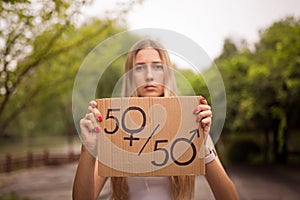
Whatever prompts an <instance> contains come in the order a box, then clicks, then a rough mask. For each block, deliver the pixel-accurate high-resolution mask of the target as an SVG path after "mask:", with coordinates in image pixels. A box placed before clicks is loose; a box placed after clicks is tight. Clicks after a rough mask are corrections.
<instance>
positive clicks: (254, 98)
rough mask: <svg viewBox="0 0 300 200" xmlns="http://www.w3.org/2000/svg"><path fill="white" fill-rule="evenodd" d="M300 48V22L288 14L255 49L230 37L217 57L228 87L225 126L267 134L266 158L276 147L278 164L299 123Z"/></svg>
mask: <svg viewBox="0 0 300 200" xmlns="http://www.w3.org/2000/svg"><path fill="white" fill-rule="evenodd" d="M299 52H300V20H299V19H295V18H293V17H287V18H286V19H283V20H280V21H278V22H274V23H273V24H272V25H271V26H270V27H268V28H266V29H265V30H262V31H260V40H259V41H258V42H257V43H256V44H255V49H254V50H253V51H250V50H249V49H248V48H247V47H245V46H242V48H238V47H237V45H236V44H235V43H234V42H232V41H231V40H230V39H226V40H225V42H224V47H223V52H222V54H221V55H220V56H219V57H218V58H217V59H216V60H215V63H216V64H217V66H218V67H219V69H220V71H221V74H222V76H223V80H224V83H225V87H226V95H227V102H228V105H227V122H229V123H226V126H225V128H226V129H225V130H230V131H235V132H237V131H248V132H249V130H252V131H256V132H257V130H260V131H263V132H265V142H266V144H265V159H267V156H268V151H269V147H270V146H272V147H273V152H272V156H273V160H274V161H275V162H286V160H287V148H288V147H287V144H288V143H287V141H288V131H289V130H290V129H292V128H293V127H295V126H298V127H299V119H298V117H297V113H299V109H300V108H299V104H298V102H299V100H300V99H299V98H300V91H299V90H300V71H299V70H300V67H299V66H300V55H299ZM270 134H271V135H270ZM271 137H272V140H271ZM271 141H273V143H272V145H271Z"/></svg>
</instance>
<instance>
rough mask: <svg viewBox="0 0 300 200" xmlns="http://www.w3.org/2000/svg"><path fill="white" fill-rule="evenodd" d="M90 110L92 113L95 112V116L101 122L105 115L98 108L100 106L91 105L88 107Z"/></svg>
mask: <svg viewBox="0 0 300 200" xmlns="http://www.w3.org/2000/svg"><path fill="white" fill-rule="evenodd" d="M88 110H89V112H90V113H93V114H94V116H95V118H96V119H97V120H98V121H99V122H102V120H103V117H102V115H101V113H100V111H99V110H98V108H94V107H92V106H89V107H88Z"/></svg>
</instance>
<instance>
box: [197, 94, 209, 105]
mask: <svg viewBox="0 0 300 200" xmlns="http://www.w3.org/2000/svg"><path fill="white" fill-rule="evenodd" d="M199 101H200V103H201V104H205V105H207V104H208V103H207V100H206V99H205V98H204V97H203V96H200V97H199Z"/></svg>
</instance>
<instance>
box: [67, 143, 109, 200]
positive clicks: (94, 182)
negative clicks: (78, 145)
mask: <svg viewBox="0 0 300 200" xmlns="http://www.w3.org/2000/svg"><path fill="white" fill-rule="evenodd" d="M106 180H107V178H105V177H100V176H98V163H97V162H96V159H95V158H94V157H93V156H92V155H91V154H90V153H89V152H88V151H87V149H86V148H85V147H84V145H82V149H81V154H80V158H79V163H78V167H77V171H76V175H75V179H74V184H73V199H74V200H76V199H78V200H81V199H84V200H86V199H87V200H92V199H97V198H98V196H99V194H100V191H101V190H102V188H103V186H104V184H105V182H106Z"/></svg>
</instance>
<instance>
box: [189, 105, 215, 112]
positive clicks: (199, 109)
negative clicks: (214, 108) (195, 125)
mask: <svg viewBox="0 0 300 200" xmlns="http://www.w3.org/2000/svg"><path fill="white" fill-rule="evenodd" d="M202 110H211V107H210V105H203V104H200V105H198V106H197V107H196V108H195V109H194V110H193V113H194V114H198V113H199V112H200V111H202Z"/></svg>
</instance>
